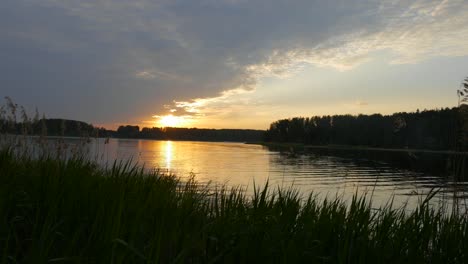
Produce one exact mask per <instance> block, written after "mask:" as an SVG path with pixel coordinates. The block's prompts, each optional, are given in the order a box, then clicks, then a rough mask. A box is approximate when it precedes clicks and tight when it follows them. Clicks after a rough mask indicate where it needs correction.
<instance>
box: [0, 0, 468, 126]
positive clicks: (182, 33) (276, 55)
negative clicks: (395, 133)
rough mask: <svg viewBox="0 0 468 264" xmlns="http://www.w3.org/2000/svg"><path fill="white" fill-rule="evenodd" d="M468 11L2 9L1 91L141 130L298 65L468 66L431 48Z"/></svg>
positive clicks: (124, 4) (198, 4)
mask: <svg viewBox="0 0 468 264" xmlns="http://www.w3.org/2000/svg"><path fill="white" fill-rule="evenodd" d="M466 7H467V4H466V3H464V2H463V1H450V2H449V1H442V2H440V1H418V2H414V3H413V2H412V3H409V2H408V3H407V2H405V1H371V0H367V1H352V3H351V1H347V0H341V1H310V0H296V1H286V0H284V1H280V0H277V1H266V0H258V1H243V0H238V1H236V0H230V1H215V0H212V1H208V0H204V1H192V0H184V1H182V0H179V1H173V0H162V1H150V0H112V1H110V0H83V1H71V0H63V1H54V0H44V1H41V2H38V1H32V0H5V1H3V2H2V8H1V9H0V57H1V60H0V70H1V75H0V85H1V87H2V90H1V91H2V94H4V95H9V96H11V97H13V98H14V99H16V100H17V101H18V102H19V103H21V104H26V105H35V106H38V107H39V108H40V109H41V111H45V112H46V113H47V114H49V115H51V116H64V117H67V118H76V119H82V120H86V121H92V122H99V123H112V122H138V121H139V120H136V119H138V118H142V117H145V116H146V117H149V116H152V115H153V114H159V113H163V112H167V109H166V108H164V105H167V104H172V103H173V101H174V100H175V101H179V102H181V101H182V102H183V101H188V102H190V100H191V99H195V98H208V97H217V96H220V95H221V94H220V93H221V92H222V91H227V90H231V89H244V90H249V89H250V90H251V89H253V88H254V86H255V82H256V80H257V78H258V77H260V76H263V75H265V74H269V75H278V76H280V75H281V74H283V73H284V72H287V71H288V70H289V69H291V68H292V67H294V65H295V64H296V63H298V62H299V63H304V62H305V63H314V64H317V65H324V66H332V67H336V68H339V69H345V68H348V67H353V66H354V65H356V64H359V63H360V62H362V61H364V60H366V59H367V54H368V53H369V52H371V51H372V50H375V49H391V50H394V51H395V52H396V53H397V55H399V56H397V58H396V59H399V60H400V61H403V62H404V61H408V60H414V59H417V58H419V56H423V55H425V54H426V53H429V52H434V53H437V54H442V55H444V54H446V55H460V54H461V55H465V54H467V52H466V51H467V48H466V47H467V46H468V45H466V46H464V45H463V44H464V43H460V44H461V45H455V46H454V44H453V42H454V41H453V39H452V38H450V37H445V38H444V36H448V35H442V36H439V37H440V38H441V39H442V41H441V42H440V43H442V44H440V45H438V44H437V43H436V45H434V43H432V46H430V47H429V46H427V43H425V42H427V38H428V37H427V36H429V35H430V34H431V33H433V32H436V33H437V30H445V31H449V32H448V33H447V34H449V33H450V34H453V33H454V32H456V33H461V34H462V33H464V31H462V30H463V29H460V26H459V25H460V23H461V24H463V22H464V21H466V19H461V20H460V19H459V20H450V19H449V18H450V16H454V15H455V16H460V17H461V15H464V14H466V13H467V9H466ZM465 17H466V16H465ZM431 18H434V19H432V20H431ZM418 19H419V20H418ZM431 23H432V24H431ZM431 25H433V27H431ZM457 27H458V29H457V30H458V31H451V29H453V28H457ZM413 32H414V33H416V35H412V34H411V33H413ZM421 32H422V33H421ZM405 34H406V35H405ZM418 34H420V35H418ZM419 39H421V40H420V41H419ZM465 42H466V41H465ZM447 43H448V44H447ZM423 44H425V45H426V46H425V45H423ZM444 45H445V46H444ZM447 46H449V47H452V49H451V52H447V51H444V48H445V47H447ZM460 46H462V47H463V46H464V47H465V48H461V49H460V48H459V47H460ZM420 47H422V48H420ZM453 47H455V49H453ZM418 48H420V49H418ZM412 49H418V50H419V51H420V52H416V53H415V54H412V53H411V54H410V52H409V50H412ZM180 111H181V112H182V109H180Z"/></svg>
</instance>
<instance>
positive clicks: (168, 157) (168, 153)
mask: <svg viewBox="0 0 468 264" xmlns="http://www.w3.org/2000/svg"><path fill="white" fill-rule="evenodd" d="M165 149H166V153H165V155H166V169H171V162H172V155H173V151H172V141H166V146H165Z"/></svg>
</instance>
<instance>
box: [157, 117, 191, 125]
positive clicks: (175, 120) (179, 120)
mask: <svg viewBox="0 0 468 264" xmlns="http://www.w3.org/2000/svg"><path fill="white" fill-rule="evenodd" d="M159 124H160V125H161V126H163V127H178V126H182V125H184V124H185V120H184V118H183V117H180V116H173V115H165V116H161V117H160V119H159Z"/></svg>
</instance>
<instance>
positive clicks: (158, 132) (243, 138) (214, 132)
mask: <svg viewBox="0 0 468 264" xmlns="http://www.w3.org/2000/svg"><path fill="white" fill-rule="evenodd" d="M264 133H265V131H264V130H253V129H205V128H179V127H166V128H161V127H152V128H148V127H144V128H142V129H141V130H140V128H139V127H138V126H129V125H126V126H119V128H118V129H117V131H116V132H115V137H123V138H144V139H160V140H196V141H235V142H253V141H261V140H262V138H263V135H264Z"/></svg>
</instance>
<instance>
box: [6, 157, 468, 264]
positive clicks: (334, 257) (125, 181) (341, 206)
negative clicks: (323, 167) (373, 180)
mask: <svg viewBox="0 0 468 264" xmlns="http://www.w3.org/2000/svg"><path fill="white" fill-rule="evenodd" d="M431 196H432V195H429V197H428V199H430V198H431ZM0 197H1V199H0V201H1V202H0V221H2V224H1V225H0V250H2V255H3V258H2V262H4V263H9V262H40V263H43V262H75V263H81V262H93V263H161V262H162V263H168V262H175V263H177V262H178V263H186V262H192V263H207V262H213V263H217V262H229V263H245V262H262V263H263V262H268V263H271V262H288V263H294V262H296V263H297V262H301V263H302V262H311V263H323V262H329V263H339V262H352V263H354V262H411V263H415V262H416V263H424V262H432V263H437V262H451V263H454V262H459V263H463V262H467V261H468V234H467V230H468V220H467V218H466V216H465V215H459V214H453V215H446V214H444V212H443V211H441V210H435V209H431V208H430V207H429V206H428V203H427V200H428V199H426V200H425V201H421V204H420V206H419V208H418V209H417V210H415V211H413V212H411V213H406V214H405V212H404V209H401V210H391V209H389V208H383V209H380V210H373V209H371V208H370V206H369V203H368V200H366V199H365V198H360V197H355V198H354V199H353V201H352V202H351V204H350V205H349V206H347V205H345V203H344V202H342V201H340V200H339V199H336V200H327V201H322V200H318V199H316V198H314V196H313V195H311V196H310V197H309V198H308V199H307V200H306V201H301V199H300V198H299V196H298V193H297V192H295V191H294V190H271V191H270V190H269V189H268V186H265V187H264V188H262V189H257V191H256V192H255V194H254V196H253V197H245V196H244V195H243V193H242V192H240V191H239V190H236V189H234V190H229V191H226V190H224V191H223V190H218V191H216V190H210V189H208V188H204V187H200V186H199V185H197V184H196V183H195V182H194V181H190V182H181V181H179V180H178V179H177V178H176V177H175V176H172V175H165V174H162V173H159V172H157V171H156V172H153V173H145V172H144V170H142V169H141V168H139V167H136V166H132V165H131V164H129V163H125V164H122V163H120V164H119V163H115V164H114V165H113V166H112V167H110V168H108V169H101V168H99V167H97V166H96V165H94V164H93V163H91V162H88V161H86V160H84V159H70V160H68V161H66V162H65V161H60V160H56V159H51V158H42V159H39V160H31V159H29V158H27V157H20V158H18V157H15V156H14V155H13V154H11V152H7V151H1V152H0Z"/></svg>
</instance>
